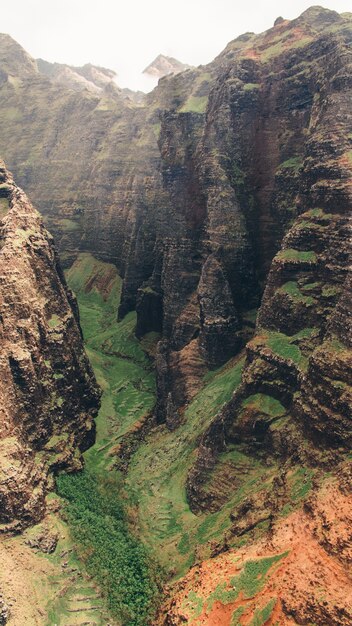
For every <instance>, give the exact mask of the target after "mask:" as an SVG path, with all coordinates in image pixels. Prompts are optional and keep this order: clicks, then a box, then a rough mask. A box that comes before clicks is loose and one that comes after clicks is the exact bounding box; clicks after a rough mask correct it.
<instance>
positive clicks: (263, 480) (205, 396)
mask: <svg viewBox="0 0 352 626" xmlns="http://www.w3.org/2000/svg"><path fill="white" fill-rule="evenodd" d="M67 278H68V282H69V285H70V286H71V288H72V289H73V290H74V291H75V293H76V295H77V298H78V302H79V307H80V314H81V325H82V328H83V333H84V339H85V343H86V348H87V352H88V354H89V357H90V359H91V363H92V365H93V367H94V370H95V373H96V376H97V379H98V381H99V383H100V385H101V387H102V389H103V392H104V393H103V397H102V407H101V410H100V413H99V417H98V420H97V441H96V444H95V446H93V448H91V449H90V450H88V451H87V453H86V454H85V457H86V467H87V471H88V472H89V473H90V475H91V476H94V478H95V480H96V484H97V490H98V491H99V490H101V489H103V491H104V487H105V486H106V485H107V482H108V483H109V497H110V498H111V500H112V501H113V502H116V503H118V502H121V499H122V500H123V501H124V506H125V509H126V510H127V513H128V516H129V521H130V524H131V528H132V527H133V529H134V531H135V532H137V534H138V535H139V537H140V538H141V539H142V541H143V542H144V544H145V545H146V546H147V549H148V552H149V553H150V554H152V555H153V558H154V559H155V560H156V562H157V563H158V564H159V565H160V566H161V569H162V571H163V572H164V574H165V576H166V577H167V578H168V579H170V578H178V577H180V576H182V575H183V574H184V573H185V572H186V571H187V570H188V569H189V567H190V566H191V565H192V564H193V562H194V561H195V560H196V559H199V558H202V559H203V558H206V557H207V556H209V554H210V552H211V550H212V542H215V543H217V542H219V541H221V539H222V537H223V535H224V533H225V532H226V531H227V530H228V529H229V527H230V526H231V520H230V513H231V512H232V511H234V510H235V509H237V508H238V507H239V506H240V505H241V503H242V502H243V501H244V499H246V498H247V497H248V496H253V495H254V494H255V493H256V491H257V489H258V484H259V483H260V484H261V487H262V488H264V489H265V488H266V489H268V490H270V486H271V482H272V480H273V478H274V476H275V473H276V471H277V468H276V466H274V465H272V466H268V463H267V461H266V462H263V463H262V462H261V461H260V459H256V460H254V459H253V457H252V458H250V457H248V456H246V455H245V454H244V453H243V450H241V449H240V448H238V447H236V446H234V447H232V449H230V450H228V451H227V452H226V453H224V454H223V455H221V457H220V463H219V464H218V465H217V468H216V472H215V474H214V476H213V477H210V487H212V484H211V481H212V480H213V481H214V485H213V487H214V488H215V489H217V487H218V485H219V484H220V483H221V481H222V480H224V481H225V482H224V489H225V491H226V489H227V491H228V492H231V493H232V498H231V499H230V500H228V501H227V502H226V503H225V505H224V506H223V507H222V508H221V509H220V510H219V511H217V512H215V513H211V514H200V515H197V516H196V515H194V514H193V513H192V512H191V510H190V508H189V505H188V503H187V500H186V492H185V481H186V476H187V472H188V469H189V468H190V466H191V465H192V463H193V461H194V459H195V453H196V452H195V451H196V448H197V445H198V442H199V437H200V436H201V434H202V433H203V432H204V430H205V429H206V427H207V426H208V424H209V422H210V421H211V419H212V418H213V417H214V416H215V415H216V413H217V412H218V410H219V408H220V407H221V406H222V405H223V404H224V403H225V402H227V401H228V400H229V399H230V397H231V395H232V393H233V390H234V389H235V388H236V386H237V385H238V384H239V382H240V377H241V370H242V366H243V360H242V361H237V362H235V361H230V362H229V363H227V364H226V365H225V366H224V367H223V368H221V369H220V370H218V371H217V372H213V373H209V374H207V376H206V377H205V379H204V383H205V385H204V388H203V389H202V390H201V391H200V393H199V394H198V395H197V396H196V398H195V399H194V400H193V402H192V403H191V404H190V405H189V406H188V408H187V410H186V413H185V419H184V422H183V424H181V426H180V427H179V428H178V429H177V430H175V431H174V432H170V431H168V430H167V428H166V427H164V426H159V427H157V428H156V427H155V428H154V429H153V430H151V431H150V432H149V434H148V435H147V437H146V439H145V440H144V441H143V442H142V443H141V444H140V445H139V448H138V450H137V452H136V453H135V454H134V455H133V456H132V459H131V462H130V466H129V469H128V472H127V475H126V476H125V477H123V476H122V475H121V474H120V472H118V471H117V470H116V469H114V468H113V466H114V461H115V456H114V455H115V452H114V450H115V449H116V446H117V444H118V443H119V442H120V441H121V438H122V437H123V436H124V435H125V434H126V433H128V432H130V431H133V430H135V429H136V427H138V424H139V423H140V422H141V420H142V418H143V417H144V416H146V415H147V414H148V413H149V412H150V410H151V409H152V407H153V404H154V401H155V381H154V373H153V369H152V366H151V363H150V361H149V360H148V358H147V357H146V355H145V354H144V352H143V350H142V348H141V344H139V343H138V341H137V340H136V338H135V336H134V326H135V321H136V320H135V314H134V313H130V314H129V315H128V316H127V317H126V318H125V319H124V321H123V322H121V323H116V321H115V316H116V310H117V305H118V301H119V297H120V290H121V281H120V278H119V277H118V275H117V273H116V270H115V268H113V266H111V265H108V264H106V263H102V262H99V261H97V260H96V259H94V258H93V257H92V256H91V255H89V254H82V255H80V257H79V258H78V260H77V261H76V262H75V264H74V265H73V266H72V268H71V269H70V270H69V272H68V274H67ZM153 339H155V338H153ZM146 343H148V342H146ZM254 399H255V398H254ZM253 401H254V400H253ZM268 407H269V408H268V410H269V409H270V411H271V409H272V407H271V405H270V406H269V405H268ZM274 408H275V411H276V409H277V407H276V406H275V407H274ZM276 412H277V411H276ZM275 414H276V413H275ZM109 470H111V471H109ZM236 472H237V474H238V476H237V478H238V482H237V488H235V489H234V485H233V484H232V487H231V489H230V486H229V485H228V484H227V483H226V479H227V480H228V476H230V479H231V476H233V475H236ZM292 479H294V477H292ZM73 491H74V489H73ZM66 495H67V494H66ZM74 497H75V496H73V499H74ZM297 497H298V499H299V498H300V494H298V496H297ZM264 524H265V523H264ZM73 526H74V525H73V524H72V531H73V536H76V537H77V544H78V552H79V553H80V554H81V555H82V554H84V550H82V545H81V546H79V534H78V535H77V534H76V535H75V532H74V528H73ZM263 529H264V526H263V528H261V525H260V524H259V525H258V528H257V531H256V532H259V533H260V532H262V530H263ZM233 541H234V544H236V545H238V544H241V543H243V542H245V541H246V539H244V538H239V539H236V538H234V539H233ZM81 543H82V542H81ZM86 547H87V546H86ZM88 569H89V567H88ZM96 579H97V580H98V581H99V576H96ZM100 580H101V579H100ZM124 623H128V624H130V623H131V624H132V623H134V622H129V621H127V622H124ZM139 623H144V622H143V621H142V622H139Z"/></svg>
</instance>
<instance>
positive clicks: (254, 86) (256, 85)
mask: <svg viewBox="0 0 352 626" xmlns="http://www.w3.org/2000/svg"><path fill="white" fill-rule="evenodd" d="M255 89H260V83H246V84H245V85H243V91H254V90H255Z"/></svg>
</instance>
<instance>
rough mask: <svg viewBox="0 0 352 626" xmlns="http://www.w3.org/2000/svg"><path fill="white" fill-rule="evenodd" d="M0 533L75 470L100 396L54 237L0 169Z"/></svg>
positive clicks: (40, 507)
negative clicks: (62, 474) (54, 479)
mask: <svg viewBox="0 0 352 626" xmlns="http://www.w3.org/2000/svg"><path fill="white" fill-rule="evenodd" d="M0 181H1V182H0V203H1V221H0V300H1V319H0V342H1V354H0V397H1V402H0V423H1V427H0V449H1V454H0V532H1V531H10V530H11V531H15V530H16V531H18V530H20V529H21V528H23V527H24V526H26V525H28V524H29V523H33V522H35V521H38V520H39V519H40V518H41V517H42V515H43V513H44V498H45V494H46V490H47V487H48V485H49V484H50V483H49V475H50V474H52V472H53V471H56V470H58V469H62V468H65V469H77V468H80V467H81V465H82V460H81V452H82V451H84V450H86V449H87V448H88V447H89V446H90V445H92V443H93V442H94V438H95V426H94V421H93V420H94V417H95V415H96V413H97V410H98V406H99V393H98V390H97V386H96V383H95V379H94V376H93V373H92V370H91V367H90V365H89V362H88V359H87V357H86V355H85V352H84V349H83V343H82V337H81V333H80V327H79V319H78V311H77V306H76V301H75V299H74V297H73V294H72V293H71V292H70V290H69V289H68V288H67V286H66V282H65V278H64V275H63V272H62V269H61V267H60V265H59V262H58V259H57V256H56V253H55V250H54V248H53V242H52V238H51V236H50V235H49V233H48V232H47V231H46V230H45V228H44V227H43V224H42V221H41V217H40V215H39V214H38V213H37V211H36V210H35V209H34V208H33V207H32V205H31V204H30V203H29V201H28V199H27V197H26V196H25V194H24V193H23V192H22V191H21V190H20V189H19V188H18V187H16V185H15V184H14V182H13V179H12V176H11V175H10V174H9V173H8V172H7V171H6V169H5V167H4V164H3V163H2V162H1V165H0Z"/></svg>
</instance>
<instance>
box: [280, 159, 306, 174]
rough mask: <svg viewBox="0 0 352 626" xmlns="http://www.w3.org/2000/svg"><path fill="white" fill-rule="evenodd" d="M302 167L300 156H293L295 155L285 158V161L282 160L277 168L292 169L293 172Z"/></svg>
mask: <svg viewBox="0 0 352 626" xmlns="http://www.w3.org/2000/svg"><path fill="white" fill-rule="evenodd" d="M301 167H302V157H300V156H295V157H291V158H290V159H286V161H283V162H282V163H280V165H279V169H280V170H281V169H287V168H288V169H293V170H295V172H298V171H299V170H300V169H301Z"/></svg>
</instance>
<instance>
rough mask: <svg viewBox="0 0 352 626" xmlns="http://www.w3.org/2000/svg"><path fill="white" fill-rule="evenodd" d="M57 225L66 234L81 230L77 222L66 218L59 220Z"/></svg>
mask: <svg viewBox="0 0 352 626" xmlns="http://www.w3.org/2000/svg"><path fill="white" fill-rule="evenodd" d="M59 225H60V226H61V228H62V229H63V230H65V231H67V232H73V231H76V230H80V229H81V226H80V224H79V223H78V222H75V221H74V220H70V219H66V218H64V219H62V220H59Z"/></svg>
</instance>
